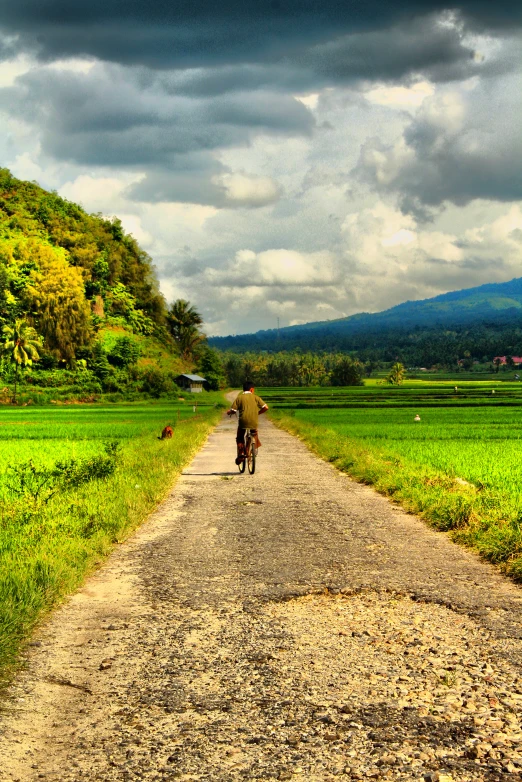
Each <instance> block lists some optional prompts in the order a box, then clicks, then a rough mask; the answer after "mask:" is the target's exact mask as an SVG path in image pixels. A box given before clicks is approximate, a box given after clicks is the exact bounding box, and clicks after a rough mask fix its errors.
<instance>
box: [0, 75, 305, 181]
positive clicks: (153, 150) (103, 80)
mask: <svg viewBox="0 0 522 782" xmlns="http://www.w3.org/2000/svg"><path fill="white" fill-rule="evenodd" d="M0 106H3V107H4V108H5V109H8V110H9V111H10V113H11V114H12V115H14V116H17V117H19V118H21V119H24V120H26V121H28V122H37V123H38V124H39V127H40V131H41V134H42V146H43V151H44V152H46V153H48V154H50V155H52V156H53V157H55V158H57V159H59V160H68V161H73V162H76V163H83V164H91V165H92V164H95V165H113V166H138V167H139V166H142V165H149V164H163V165H168V166H171V167H174V168H179V166H180V165H181V166H182V167H184V166H185V165H186V164H185V163H183V162H181V163H180V162H179V161H178V158H179V157H180V156H184V155H186V154H192V153H194V152H198V151H201V150H218V149H224V148H227V147H232V146H242V145H247V144H249V143H250V141H251V140H252V139H253V138H254V137H255V136H256V135H257V134H260V133H263V134H269V135H270V134H272V135H279V136H280V135H292V136H299V135H309V134H310V133H311V131H312V128H313V126H314V118H313V116H312V114H311V113H310V111H309V110H308V109H307V108H306V107H305V106H304V105H303V104H302V103H300V102H299V101H297V100H295V99H294V98H293V97H292V96H291V95H284V94H280V93H273V94H270V93H260V92H257V93H240V94H234V95H231V96H227V97H225V98H222V99H217V98H216V99H212V98H210V99H197V98H188V97H187V96H179V95H168V94H166V93H165V92H164V91H163V90H162V89H160V88H158V85H157V84H155V83H153V84H151V85H150V87H149V89H144V88H143V86H142V85H141V84H140V83H139V81H137V80H136V79H135V78H134V74H133V72H132V71H131V72H128V71H127V70H126V69H122V68H119V67H117V66H103V65H98V66H95V67H94V68H93V69H92V70H91V71H90V72H89V73H86V74H79V73H71V72H64V71H57V70H54V69H51V68H43V69H39V70H33V71H30V72H29V73H27V74H25V75H24V76H22V77H20V78H19V79H18V80H17V82H16V84H15V85H14V86H13V87H10V88H5V89H3V90H0Z"/></svg>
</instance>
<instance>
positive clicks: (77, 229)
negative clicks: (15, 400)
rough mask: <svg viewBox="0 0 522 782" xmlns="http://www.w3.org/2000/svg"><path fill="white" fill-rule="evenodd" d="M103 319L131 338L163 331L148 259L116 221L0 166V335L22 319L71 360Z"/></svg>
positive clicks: (53, 351)
mask: <svg viewBox="0 0 522 782" xmlns="http://www.w3.org/2000/svg"><path fill="white" fill-rule="evenodd" d="M93 313H94V317H93ZM106 316H114V317H120V318H121V319H123V320H124V321H125V322H126V323H127V324H129V326H130V327H132V329H133V331H134V332H135V333H141V334H151V333H153V331H154V330H155V329H157V328H161V327H162V324H163V323H164V320H165V301H164V299H163V296H162V295H161V294H160V293H159V288H158V284H157V281H156V277H155V274H154V270H153V267H152V263H151V259H150V258H149V256H148V255H147V254H146V253H145V252H144V251H143V250H142V249H141V248H140V247H139V245H138V244H137V242H136V241H135V240H134V239H133V238H132V236H129V235H128V234H126V233H125V232H124V230H123V228H122V225H121V222H120V221H119V220H118V219H117V218H113V219H111V220H108V219H105V218H103V217H102V216H100V215H89V214H87V213H86V212H85V211H84V210H83V209H82V208H81V207H80V206H78V205H77V204H74V203H71V202H70V201H67V200H65V199H63V198H60V197H59V196H58V195H57V194H56V193H50V192H47V191H46V190H44V189H43V188H41V187H39V186H38V185H37V184H35V183H32V182H24V181H20V180H18V179H15V178H14V177H13V176H12V175H11V173H10V172H9V171H8V170H7V169H0V332H1V329H2V327H3V326H4V325H10V324H12V323H13V322H14V321H15V320H16V319H19V318H22V319H24V320H26V321H28V322H29V323H30V324H31V325H32V326H33V327H34V328H35V330H36V332H37V333H38V335H39V336H40V337H41V338H42V339H43V345H44V349H45V350H46V351H47V352H48V353H49V354H50V355H53V356H54V357H55V358H56V359H58V360H62V361H64V362H68V363H69V362H71V361H72V360H74V358H75V355H77V353H78V351H79V350H81V349H82V348H83V347H88V346H89V345H90V344H92V342H93V340H94V339H95V334H96V324H97V318H98V319H99V320H102V319H104V318H105V317H106Z"/></svg>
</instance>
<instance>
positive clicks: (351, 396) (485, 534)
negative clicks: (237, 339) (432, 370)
mask: <svg viewBox="0 0 522 782" xmlns="http://www.w3.org/2000/svg"><path fill="white" fill-rule="evenodd" d="M454 385H455V381H448V382H446V383H440V382H438V383H437V382H436V383H434V382H423V381H407V382H406V383H405V384H404V385H403V386H401V387H398V388H393V387H390V386H378V385H367V386H365V387H363V388H343V389H332V388H328V389H326V388H325V389H260V391H259V393H260V395H261V396H262V397H263V399H265V400H266V401H267V403H268V404H269V405H270V406H271V409H272V418H273V420H274V421H275V422H276V423H279V424H280V425H282V426H284V427H285V428H286V429H288V430H289V431H291V432H293V433H295V434H298V435H299V436H301V437H302V438H303V439H304V440H305V441H306V442H307V443H308V444H309V445H310V446H311V447H312V448H313V449H314V450H315V451H316V452H317V453H318V454H320V455H321V456H322V457H323V458H325V459H328V460H329V461H331V462H333V463H334V464H335V465H336V466H338V467H339V468H340V469H342V470H345V471H346V472H349V473H350V474H351V475H353V476H354V477H355V478H356V479H357V480H360V481H362V482H365V483H369V484H372V485H374V486H375V487H376V488H377V489H378V490H379V491H381V492H382V493H384V494H386V495H388V496H390V497H393V499H394V500H396V501H397V502H400V503H401V504H402V505H403V506H405V507H406V508H407V509H408V510H411V511H414V512H416V513H419V514H420V515H422V516H423V517H424V518H426V519H427V520H428V521H429V522H430V523H431V524H433V525H434V526H435V527H437V528H438V529H441V530H448V531H451V534H452V536H453V538H454V539H455V540H457V541H460V542H462V543H464V544H466V545H468V546H471V547H473V548H474V549H475V550H477V551H479V552H480V554H481V555H482V556H484V557H485V558H487V559H489V560H490V561H492V562H495V563H498V564H500V565H501V566H502V567H503V569H505V570H506V571H507V572H509V573H510V574H511V575H512V576H513V577H515V578H516V579H518V580H522V529H521V525H522V491H521V487H522V386H521V385H520V384H514V383H513V384H505V385H502V386H501V387H500V386H499V384H496V383H494V382H488V383H477V382H469V383H466V384H462V385H460V384H459V385H458V392H457V394H455V392H454V390H453V389H454ZM492 390H495V394H492V393H491V391H492ZM416 414H419V415H420V418H421V420H420V421H415V420H414V418H415V415H416Z"/></svg>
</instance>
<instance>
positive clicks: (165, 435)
mask: <svg viewBox="0 0 522 782" xmlns="http://www.w3.org/2000/svg"><path fill="white" fill-rule="evenodd" d="M173 434H174V431H173V429H172V426H170V424H169V426H166V427H165V428H164V429H163V431H162V433H161V437H158V440H170V438H171V437H172V435H173Z"/></svg>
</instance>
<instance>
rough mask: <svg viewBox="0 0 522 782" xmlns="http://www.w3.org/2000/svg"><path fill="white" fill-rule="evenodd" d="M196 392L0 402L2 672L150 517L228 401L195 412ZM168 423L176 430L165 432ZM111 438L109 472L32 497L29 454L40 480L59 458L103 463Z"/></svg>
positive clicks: (85, 464) (79, 466) (205, 399)
mask: <svg viewBox="0 0 522 782" xmlns="http://www.w3.org/2000/svg"><path fill="white" fill-rule="evenodd" d="M192 401H193V400H190V401H189V400H187V401H186V402H185V403H182V402H179V403H177V404H165V403H161V402H158V403H149V404H127V405H117V406H116V405H111V406H110V407H96V406H88V405H84V406H81V405H74V406H72V405H71V406H69V405H68V406H64V407H58V408H52V409H49V408H44V409H42V408H30V407H29V408H22V409H20V408H3V409H0V465H1V466H0V679H1V678H2V675H3V676H6V675H8V673H9V671H10V670H11V668H12V665H13V664H14V662H15V660H16V656H17V653H18V651H19V649H20V645H21V644H22V643H23V641H24V639H25V638H27V636H28V634H29V633H30V631H31V629H32V628H33V626H34V624H35V623H36V622H37V621H38V619H39V618H40V617H41V616H42V615H43V613H44V612H45V611H46V610H47V609H48V608H50V607H51V606H52V605H54V604H55V603H56V602H57V601H58V600H59V599H60V598H61V597H63V596H64V595H65V594H67V593H69V592H71V591H72V590H73V589H74V588H76V587H77V586H78V584H80V583H81V581H82V579H83V578H84V576H85V574H86V573H88V572H89V571H91V570H92V569H93V568H94V567H95V566H96V565H98V564H99V563H100V562H101V561H102V560H103V558H104V557H105V556H106V555H107V554H108V553H109V552H110V551H111V550H112V548H113V546H114V544H116V543H118V542H120V541H122V540H123V539H124V538H125V537H126V536H127V535H128V534H129V533H130V532H131V531H132V530H133V529H135V528H136V526H137V525H138V524H139V523H140V522H141V521H143V520H144V519H145V518H146V516H147V514H148V513H150V511H151V510H153V509H154V507H155V506H156V505H157V503H158V502H159V501H160V500H161V499H162V498H163V497H164V496H165V494H166V492H167V491H168V489H169V487H170V486H171V485H172V482H173V480H174V478H175V476H176V475H177V474H179V472H180V471H181V470H182V468H183V466H184V465H185V464H186V463H187V462H188V461H189V460H190V458H191V457H192V456H193V454H194V453H195V452H196V451H197V450H198V449H199V448H200V446H201V445H202V443H203V442H204V440H205V438H206V436H207V434H208V432H209V430H210V429H211V427H212V426H213V425H214V424H215V423H216V421H217V420H218V418H219V415H220V414H221V409H220V407H219V405H220V406H221V407H222V406H223V404H224V403H223V398H222V395H220V394H204V395H203V396H202V398H201V399H199V398H198V402H199V405H198V412H197V415H194V412H193V407H192ZM216 403H218V406H216ZM166 424H172V425H173V428H174V436H173V438H172V439H170V440H165V441H160V440H158V439H157V438H158V435H159V434H160V433H161V430H162V429H163V427H164V426H165V425H166ZM114 441H117V442H118V443H119V452H118V455H117V456H116V459H115V470H114V473H113V474H110V475H108V476H107V477H101V478H100V477H94V478H93V479H92V480H89V481H87V482H85V483H83V484H82V485H70V484H69V485H63V486H62V488H61V490H60V491H59V492H58V493H56V494H55V495H54V496H52V497H50V499H48V497H49V496H50V495H49V492H48V493H47V494H46V491H47V487H46V488H45V489H44V490H43V491H42V493H41V495H40V496H39V497H35V491H34V486H35V483H34V481H35V477H34V472H32V471H31V470H32V468H31V466H30V465H29V462H30V461H32V464H33V468H34V470H36V471H37V479H38V476H39V475H41V474H44V473H43V472H42V471H45V469H46V468H47V469H51V470H52V469H55V466H56V464H57V463H58V462H62V463H65V464H66V465H69V469H73V479H74V480H76V477H77V476H78V475H80V473H81V474H82V475H84V474H85V472H86V471H87V472H88V471H89V469H91V471H92V465H93V464H95V466H96V465H98V466H99V464H100V463H101V464H102V466H103V465H104V464H105V461H106V460H107V455H106V453H105V450H104V448H105V445H106V444H107V443H110V442H114ZM71 460H75V461H74V462H72V461H71ZM104 460H105V461H104ZM24 463H25V467H24V468H23V469H22V471H21V474H22V477H21V478H20V473H19V475H18V479H17V478H16V470H17V469H18V470H19V471H20V469H21V468H20V466H21V465H23V464H24ZM71 465H72V468H71ZM74 480H73V483H74ZM20 481H22V482H20ZM46 499H48V501H46Z"/></svg>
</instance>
